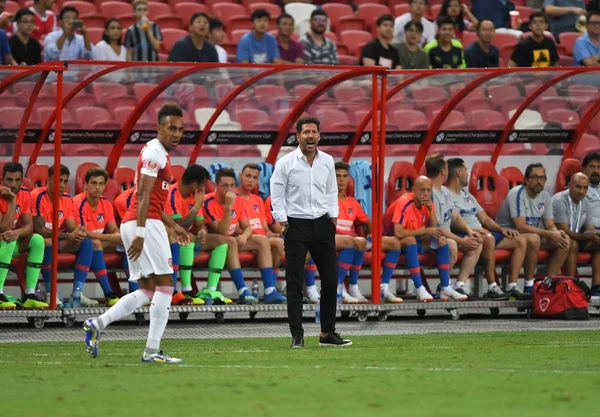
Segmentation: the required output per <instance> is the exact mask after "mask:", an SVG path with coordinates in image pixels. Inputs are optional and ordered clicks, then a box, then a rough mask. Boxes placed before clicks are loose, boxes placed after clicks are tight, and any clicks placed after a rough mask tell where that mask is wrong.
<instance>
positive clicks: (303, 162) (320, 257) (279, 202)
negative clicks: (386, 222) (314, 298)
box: [271, 116, 352, 348]
mask: <svg viewBox="0 0 600 417" xmlns="http://www.w3.org/2000/svg"><path fill="white" fill-rule="evenodd" d="M319 125H320V122H319V119H317V118H316V117H312V116H307V117H302V118H300V119H298V121H297V122H296V138H297V139H298V143H299V146H298V148H297V149H296V150H294V151H293V152H291V153H289V154H287V155H286V156H284V157H283V158H281V159H280V160H279V161H277V164H276V165H275V171H274V172H273V176H272V177H271V206H272V213H273V218H274V219H275V220H277V221H279V222H280V223H281V229H282V232H283V236H284V239H285V258H286V264H287V267H286V274H285V277H286V282H287V299H288V321H289V323H290V331H291V333H292V344H291V347H292V348H302V347H304V329H303V328H302V290H303V286H304V263H305V260H306V254H307V251H308V252H310V254H311V255H312V257H313V259H314V261H315V264H316V265H317V269H318V270H319V273H320V275H321V334H320V338H319V344H320V345H321V346H350V345H351V344H352V342H351V341H350V340H347V339H342V337H340V335H339V334H337V333H336V331H335V311H336V293H337V263H336V252H335V226H336V223H337V216H338V212H339V209H338V197H337V192H338V190H337V182H336V178H335V166H334V162H333V158H332V157H331V155H328V154H326V153H325V152H322V151H319V150H317V145H318V144H319V140H320V139H321V135H320V132H319Z"/></svg>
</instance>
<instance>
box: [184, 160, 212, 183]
mask: <svg viewBox="0 0 600 417" xmlns="http://www.w3.org/2000/svg"><path fill="white" fill-rule="evenodd" d="M209 178H210V174H209V173H208V170H207V169H206V168H204V167H203V166H202V165H198V164H192V165H190V166H188V167H187V168H186V169H185V171H184V172H183V177H181V183H182V184H185V185H189V184H193V183H195V182H197V183H198V184H204V183H205V182H206V180H208V179H209Z"/></svg>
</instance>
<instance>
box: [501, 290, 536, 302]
mask: <svg viewBox="0 0 600 417" xmlns="http://www.w3.org/2000/svg"><path fill="white" fill-rule="evenodd" d="M507 293H508V295H509V296H510V298H514V299H515V300H517V301H528V300H531V296H530V295H527V294H523V293H522V292H521V290H520V289H519V288H518V287H514V288H512V289H510V290H508V291H507Z"/></svg>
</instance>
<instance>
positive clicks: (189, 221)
mask: <svg viewBox="0 0 600 417" xmlns="http://www.w3.org/2000/svg"><path fill="white" fill-rule="evenodd" d="M196 217H198V210H196V207H194V208H192V210H190V213H189V214H188V215H187V216H185V217H184V218H183V219H179V220H181V222H178V221H177V220H175V221H176V222H177V223H178V224H179V225H181V226H182V227H183V228H184V229H185V230H188V229H189V228H190V227H192V225H193V224H194V222H195V221H196Z"/></svg>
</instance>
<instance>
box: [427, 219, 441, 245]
mask: <svg viewBox="0 0 600 417" xmlns="http://www.w3.org/2000/svg"><path fill="white" fill-rule="evenodd" d="M437 227H440V225H439V224H438V225H437ZM439 246H440V245H439V240H438V238H437V237H433V238H431V243H430V244H429V247H430V248H431V249H433V250H436V249H437V248H439Z"/></svg>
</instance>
